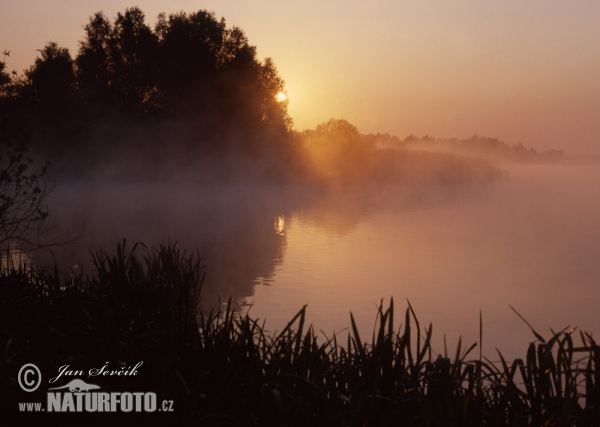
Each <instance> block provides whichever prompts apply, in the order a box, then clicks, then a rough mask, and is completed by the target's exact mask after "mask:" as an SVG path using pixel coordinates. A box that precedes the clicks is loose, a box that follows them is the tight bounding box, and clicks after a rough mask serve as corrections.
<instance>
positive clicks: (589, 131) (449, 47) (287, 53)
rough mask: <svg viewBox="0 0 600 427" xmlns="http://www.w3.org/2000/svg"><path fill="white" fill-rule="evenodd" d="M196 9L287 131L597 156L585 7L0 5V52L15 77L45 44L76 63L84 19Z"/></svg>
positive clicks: (593, 62) (597, 17)
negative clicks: (277, 104)
mask: <svg viewBox="0 0 600 427" xmlns="http://www.w3.org/2000/svg"><path fill="white" fill-rule="evenodd" d="M133 5H138V6H139V7H140V8H142V10H144V11H145V12H146V17H147V21H148V22H149V23H150V24H154V22H155V19H156V15H157V14H158V13H159V12H161V11H164V12H167V13H170V12H175V11H177V10H184V11H188V12H192V11H195V10H198V9H208V10H212V11H214V12H215V13H216V15H217V16H218V17H221V16H222V17H225V19H226V20H227V23H228V25H230V26H231V25H238V26H240V27H241V28H242V29H243V30H244V31H245V32H246V35H247V36H248V38H249V40H250V43H251V44H253V45H256V46H257V48H258V55H259V58H261V59H263V58H265V57H268V56H270V57H272V58H273V59H274V61H275V63H276V64H277V67H278V69H279V71H280V74H281V75H282V77H283V78H284V79H285V80H286V83H287V90H288V94H289V97H290V107H289V108H290V113H291V115H292V117H293V119H294V122H295V127H296V129H298V130H302V129H305V128H309V127H314V126H315V125H316V124H318V123H321V122H324V121H326V120H327V119H329V118H332V117H334V118H345V119H347V120H349V121H350V122H352V123H353V124H355V125H356V126H357V127H358V128H359V130H360V131H361V132H363V133H370V132H374V133H376V132H388V133H391V134H396V135H398V136H400V137H401V138H404V137H406V136H407V135H409V134H414V135H417V136H422V135H424V134H429V135H430V136H438V137H470V136H471V135H473V134H474V133H477V134H478V135H483V136H491V137H497V138H500V139H502V140H504V141H505V142H508V143H511V144H514V143H517V142H519V141H521V142H523V143H524V144H525V145H528V146H533V147H536V148H538V149H546V148H562V149H565V150H566V151H567V152H570V153H592V154H600V120H599V116H600V25H598V22H600V2H599V1H598V0H583V1H574V2H566V1H564V0H527V1H522V0H503V1H497V2H491V1H475V0H454V1H452V2H449V1H445V0H389V1H388V0H386V1H373V2H365V1H360V2H359V1H355V0H332V1H326V0H320V1H315V0H304V1H302V2H299V1H291V0H277V1H276V0H257V1H248V0H228V1H223V0H220V1H219V0H206V1H201V2H199V1H192V0H175V1H166V0H138V1H137V2H129V1H122V0H89V1H84V2H82V1H79V0H78V1H75V0H53V1H51V2H48V1H41V0H2V8H1V13H0V51H1V50H4V49H6V50H10V51H11V54H10V57H9V58H7V65H8V68H9V69H10V70H12V69H16V70H17V71H22V70H23V69H24V68H26V67H28V66H29V65H31V64H32V63H33V61H34V59H35V56H36V51H35V50H36V49H40V48H42V47H43V46H44V44H45V43H46V42H48V41H50V40H52V41H56V42H58V43H59V44H60V45H61V46H65V47H68V48H69V49H70V50H71V53H72V54H73V55H74V54H75V53H76V51H77V42H78V41H79V40H81V38H82V36H83V25H85V24H86V23H87V21H88V18H89V16H90V15H91V14H92V13H94V12H96V11H99V10H103V11H104V12H105V14H106V15H108V16H109V17H111V18H112V17H114V16H115V15H116V13H117V12H119V11H124V10H125V8H126V7H129V6H133Z"/></svg>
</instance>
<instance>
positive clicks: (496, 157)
mask: <svg viewBox="0 0 600 427" xmlns="http://www.w3.org/2000/svg"><path fill="white" fill-rule="evenodd" d="M368 140H369V141H371V143H373V144H375V145H376V146H378V147H379V148H394V149H403V150H425V151H433V152H447V153H454V154H460V155H466V156H476V157H481V158H484V159H488V160H492V161H497V162H502V163H561V162H564V161H565V153H564V152H563V151H562V150H542V151H538V150H536V149H535V148H532V147H525V146H524V145H523V143H521V142H519V143H517V144H515V145H511V144H507V143H506V142H503V141H500V140H498V139H497V138H489V137H483V136H478V135H476V134H475V135H473V136H472V137H471V138H465V139H457V138H435V137H431V136H429V135H425V136H423V137H421V138H419V137H417V136H414V135H410V136H408V137H406V138H405V139H403V140H402V139H400V138H398V137H397V136H391V135H389V134H376V135H373V134H370V135H368Z"/></svg>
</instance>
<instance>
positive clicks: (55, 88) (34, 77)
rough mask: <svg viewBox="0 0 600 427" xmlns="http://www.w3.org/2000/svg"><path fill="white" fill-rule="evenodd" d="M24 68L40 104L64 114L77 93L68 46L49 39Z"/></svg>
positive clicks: (54, 112) (44, 108)
mask: <svg viewBox="0 0 600 427" xmlns="http://www.w3.org/2000/svg"><path fill="white" fill-rule="evenodd" d="M39 52H40V55H39V56H38V57H37V58H36V60H35V63H34V65H33V66H31V68H30V69H29V70H28V71H26V72H25V75H26V77H27V80H28V83H29V84H30V85H31V88H32V91H33V95H34V97H35V99H36V101H37V102H38V103H39V105H40V107H41V108H42V109H43V110H44V111H46V112H48V113H50V114H51V115H53V116H56V115H62V114H65V112H66V110H67V108H69V107H70V106H71V104H72V103H73V101H74V97H75V90H74V83H75V72H74V69H73V59H72V58H71V54H70V53H69V50H68V49H66V48H62V47H59V46H58V44H57V43H56V42H50V43H48V44H47V45H46V46H44V48H43V49H41V50H40V51H39Z"/></svg>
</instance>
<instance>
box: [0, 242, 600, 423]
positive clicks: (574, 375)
mask: <svg viewBox="0 0 600 427" xmlns="http://www.w3.org/2000/svg"><path fill="white" fill-rule="evenodd" d="M135 250H136V248H135V247H134V248H133V249H132V250H131V251H127V250H126V249H125V243H123V244H122V245H119V246H118V247H117V251H116V255H106V254H104V253H102V252H100V253H98V254H95V257H94V258H95V268H96V273H95V274H94V275H93V276H91V277H88V276H86V275H83V274H81V273H76V272H74V273H73V274H72V275H71V276H69V277H67V278H65V279H61V278H60V277H59V276H58V273H56V272H39V271H36V270H27V269H25V268H23V267H15V266H12V267H10V268H2V269H0V305H1V306H0V308H1V310H0V316H1V317H0V318H1V320H2V322H1V323H0V324H1V325H3V326H2V330H1V331H0V332H1V333H2V335H1V336H0V343H1V344H2V345H3V348H5V352H4V359H3V362H2V363H1V364H0V372H2V376H3V378H6V379H13V381H8V382H7V381H6V380H3V381H4V382H3V384H2V386H3V387H5V388H6V391H7V393H4V395H6V396H8V397H9V399H8V400H9V401H10V402H12V401H13V400H14V401H15V402H16V401H17V399H19V397H18V396H21V395H22V393H21V394H19V391H18V390H16V387H18V386H17V385H16V379H15V376H16V375H17V371H18V368H19V367H20V366H21V365H22V364H23V363H26V362H27V363H36V364H38V366H39V367H40V369H42V371H43V372H55V371H56V369H57V367H58V366H63V365H64V364H65V363H68V364H70V365H71V367H73V368H74V369H75V368H81V369H89V368H90V367H95V366H96V365H98V366H101V365H102V364H104V363H105V362H106V361H110V363H122V364H123V366H132V365H133V364H135V363H137V362H139V361H140V360H143V361H144V365H143V373H144V375H140V376H138V377H135V378H134V379H127V378H126V377H119V379H111V378H104V379H101V378H98V381H100V382H101V384H100V385H101V386H102V388H103V390H108V391H132V390H134V389H135V390H144V391H147V390H153V391H155V392H157V394H158V396H159V398H161V399H162V398H166V399H173V400H174V402H175V405H176V412H175V413H170V414H162V416H164V422H170V423H176V424H183V423H192V424H194V423H195V424H197V425H203V426H213V425H214V426H229V425H261V426H262V425H292V426H293V425H298V426H304V425H316V426H319V425H323V426H330V425H340V426H364V425H376V426H387V425H414V426H506V425H511V426H540V425H546V426H597V425H598V424H599V423H600V409H599V408H600V406H599V405H600V400H599V399H600V392H599V390H600V389H599V384H600V382H599V373H598V366H599V365H598V363H600V347H599V346H598V345H597V344H596V342H595V341H594V339H593V337H592V336H591V334H587V333H580V334H579V336H580V340H581V342H580V343H579V344H576V343H575V338H574V337H575V336H576V331H575V330H568V329H565V330H563V331H559V332H556V333H554V332H553V335H552V336H551V337H550V339H544V337H542V336H541V335H540V334H539V333H537V332H536V331H533V330H532V332H533V334H534V335H535V337H536V340H537V341H536V342H534V343H532V344H530V346H529V348H528V349H527V353H526V358H525V359H523V360H522V359H516V360H514V361H513V362H512V363H508V362H507V361H506V360H505V359H504V358H503V357H502V354H499V357H500V361H499V362H491V361H490V360H488V359H486V358H484V357H482V354H481V351H479V355H478V356H472V353H473V350H474V349H475V348H476V346H477V343H475V344H473V345H471V346H468V347H463V345H462V343H461V341H460V340H459V342H458V345H457V347H456V350H455V352H454V353H453V354H447V353H442V354H439V355H437V356H435V352H434V350H433V349H432V348H431V340H432V334H433V327H432V325H428V326H427V327H422V326H421V324H420V322H419V320H418V319H417V317H416V315H415V312H414V310H413V308H412V307H411V306H410V304H408V308H407V309H406V312H405V314H404V316H403V321H402V325H401V326H400V327H399V328H398V329H396V326H395V315H396V312H395V310H394V301H393V300H390V304H389V307H388V308H384V306H383V302H382V304H380V306H379V311H378V316H377V319H376V327H375V328H374V332H373V335H372V337H371V339H370V342H369V343H367V342H365V341H364V339H363V337H361V336H360V335H359V332H358V327H357V325H356V323H355V321H354V318H353V316H352V314H351V315H350V326H351V328H350V332H349V333H348V335H347V337H346V338H345V339H343V340H342V339H340V337H338V336H336V335H333V336H331V337H326V336H324V335H323V336H317V335H316V334H315V332H314V329H313V327H312V326H307V325H306V323H305V317H306V306H305V307H303V308H302V309H301V310H300V311H299V312H298V313H297V314H296V315H295V316H294V317H293V318H292V319H291V320H290V322H289V323H288V324H287V326H286V327H285V328H284V329H283V330H282V331H281V332H279V333H275V334H269V333H268V332H267V331H266V330H265V328H264V324H262V325H261V323H259V321H258V320H257V319H253V318H251V317H250V316H249V315H248V314H246V315H243V316H242V315H239V314H236V313H234V312H233V311H232V310H231V305H230V304H231V302H230V304H229V305H228V306H227V308H225V309H224V310H223V311H217V312H210V313H201V312H198V311H197V302H198V298H199V291H200V288H201V285H202V282H203V273H202V271H203V266H202V264H201V260H200V259H199V258H198V257H197V256H194V255H192V256H188V255H186V254H185V253H184V252H180V251H179V250H178V249H176V247H175V245H166V246H161V247H160V248H158V249H156V250H147V251H146V254H145V255H144V256H143V257H142V258H141V259H140V258H139V256H137V255H136V254H135ZM31 312H35V313H36V316H31V315H30V313H31ZM481 335H482V334H481V333H480V341H481ZM44 392H45V391H44V390H42V391H40V392H39V393H42V394H43V393H44ZM38 397H39V396H38ZM31 398H32V399H34V398H36V395H35V393H34V394H32V397H31ZM40 399H41V398H40ZM34 400H35V399H34ZM14 406H15V407H16V403H15V405H14ZM27 415H32V414H27ZM81 415H82V418H83V414H81ZM122 415H123V416H122V417H120V418H119V419H116V418H111V419H110V422H111V423H114V422H115V421H122V422H123V423H125V422H126V423H127V424H128V425H130V424H131V422H132V420H134V419H135V418H136V416H135V414H122ZM126 415H131V416H126ZM160 416H161V414H152V420H153V421H156V420H157V417H160ZM95 417H98V415H97V414H94V415H93V417H92V418H90V419H89V420H86V421H90V422H97V423H99V424H102V423H106V422H107V419H102V418H100V419H98V418H95ZM28 420H33V415H32V418H28ZM77 422H78V423H79V422H81V419H80V418H78V419H77Z"/></svg>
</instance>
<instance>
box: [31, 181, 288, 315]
mask: <svg viewBox="0 0 600 427" xmlns="http://www.w3.org/2000/svg"><path fill="white" fill-rule="evenodd" d="M65 187H66V186H65ZM261 191H262V192H261ZM261 191H257V190H256V189H249V188H245V187H243V186H235V187H234V186H230V187H225V186H221V187H211V188H194V187H192V186H189V187H187V188H186V187H179V186H177V185H175V184H173V185H165V186H160V185H156V186H152V185H139V186H137V185H129V186H122V187H114V188H108V187H104V188H102V189H100V188H91V187H89V186H81V187H71V188H64V187H63V188H60V187H59V188H58V189H57V194H56V197H55V198H54V200H53V203H54V205H55V206H57V208H56V209H55V210H54V212H55V214H56V215H57V217H58V218H59V219H60V220H61V225H62V226H65V225H67V224H65V222H67V223H68V226H69V227H79V228H80V227H81V226H83V225H85V230H84V234H85V237H83V238H82V239H80V240H79V241H78V242H77V243H76V244H74V245H70V246H66V247H60V248H57V249H56V250H55V259H56V260H58V262H61V263H62V264H60V265H59V269H60V270H61V271H62V272H63V273H68V272H69V271H70V270H71V268H72V266H73V265H74V264H80V265H82V268H83V272H84V273H85V272H89V268H91V265H92V264H91V261H90V259H89V251H88V250H91V251H95V250H98V249H100V248H102V249H105V250H107V251H110V250H112V248H114V245H115V244H116V242H117V241H119V239H122V238H126V239H127V241H128V242H129V243H131V244H133V242H137V241H139V242H142V243H144V244H145V245H146V246H148V247H153V246H157V245H158V244H159V243H161V242H166V241H167V240H168V239H170V240H171V241H177V244H178V247H180V248H182V249H186V250H188V251H196V250H197V251H198V253H199V255H200V256H203V257H204V258H203V262H204V263H205V264H206V266H207V267H206V273H207V275H206V279H205V285H204V288H203V291H202V304H203V307H205V308H207V307H214V306H216V305H217V303H218V299H219V297H221V298H222V300H223V301H224V302H227V299H228V298H229V297H230V296H232V298H233V303H234V307H235V308H239V304H240V303H241V302H243V299H244V298H245V297H249V296H251V295H253V293H254V290H253V287H254V284H255V283H256V281H257V279H264V280H266V281H268V280H269V279H270V278H271V277H272V276H273V273H274V270H275V267H276V266H277V264H279V263H280V262H281V261H282V259H283V253H284V249H285V244H286V237H285V232H281V230H279V231H278V230H277V229H276V228H275V226H274V218H276V217H277V216H278V214H279V213H280V211H279V209H280V207H281V206H282V204H281V202H282V201H281V199H280V195H279V194H277V193H276V192H271V191H270V190H268V189H264V190H261ZM63 200H64V201H68V203H62V201H63ZM157 201H160V204H158V203H157ZM283 204H285V203H283ZM44 256H45V254H39V255H38V256H37V261H38V265H44V264H45V263H48V262H53V260H52V259H44V258H43V257H44Z"/></svg>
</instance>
